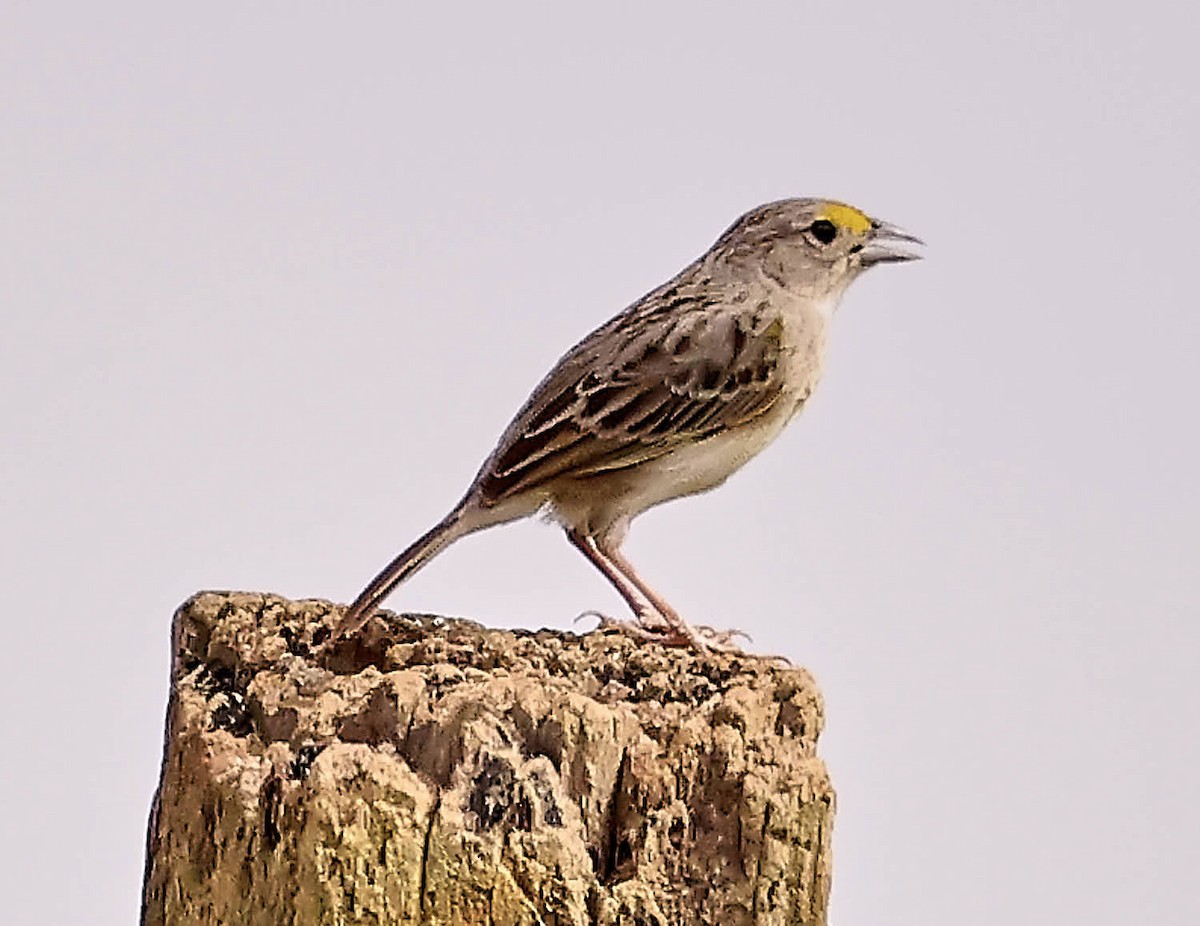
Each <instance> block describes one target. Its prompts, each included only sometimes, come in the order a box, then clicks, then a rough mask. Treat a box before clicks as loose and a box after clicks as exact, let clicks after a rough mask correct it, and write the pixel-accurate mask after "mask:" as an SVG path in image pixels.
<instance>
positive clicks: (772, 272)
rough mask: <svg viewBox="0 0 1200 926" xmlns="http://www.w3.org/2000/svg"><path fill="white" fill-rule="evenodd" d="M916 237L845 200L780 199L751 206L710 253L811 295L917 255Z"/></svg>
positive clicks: (837, 289)
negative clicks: (868, 270)
mask: <svg viewBox="0 0 1200 926" xmlns="http://www.w3.org/2000/svg"><path fill="white" fill-rule="evenodd" d="M922 243H923V242H922V241H921V240H920V239H919V238H915V237H914V236H912V235H910V234H908V232H906V231H904V230H903V229H900V228H897V227H896V226H895V225H891V224H889V223H887V222H883V221H881V220H879V219H873V218H871V217H870V216H869V215H867V214H866V213H865V212H862V211H861V210H859V209H856V208H854V207H853V206H848V205H846V204H845V203H840V202H836V201H834V200H829V199H783V200H780V201H779V202H774V203H767V204H766V205H764V206H759V207H758V208H757V209H751V210H750V211H749V212H747V213H746V214H745V215H743V216H742V217H741V218H739V219H738V220H737V221H736V222H734V223H733V225H731V226H730V227H729V229H728V230H727V231H726V232H725V234H723V235H722V236H721V237H720V238H719V239H718V240H717V243H716V244H715V245H713V248H712V250H711V251H710V252H709V254H710V255H711V256H712V257H713V258H714V259H716V260H717V261H720V262H728V263H730V264H731V265H733V266H736V267H738V268H739V270H741V271H743V272H744V271H745V270H747V269H751V270H761V271H762V272H763V273H765V274H766V275H767V276H769V277H770V278H772V279H774V280H775V281H776V282H778V283H779V284H780V285H782V286H784V287H786V288H788V289H792V290H795V291H797V292H800V293H802V294H805V295H809V296H812V297H815V298H825V297H827V296H837V295H840V294H841V292H842V291H843V290H844V289H845V288H846V287H847V286H848V285H849V284H850V282H851V281H852V280H853V279H854V278H855V277H857V276H858V275H859V274H860V273H862V271H864V270H865V269H867V268H868V267H873V266H874V265H876V264H886V263H898V262H901V261H909V260H918V259H919V258H920V257H921V255H920V254H919V253H918V252H917V251H916V250H914V248H913V246H914V245H921V244H922Z"/></svg>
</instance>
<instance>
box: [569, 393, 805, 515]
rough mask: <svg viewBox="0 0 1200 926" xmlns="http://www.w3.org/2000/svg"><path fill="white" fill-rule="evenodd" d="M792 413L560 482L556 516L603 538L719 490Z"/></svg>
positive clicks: (785, 411)
mask: <svg viewBox="0 0 1200 926" xmlns="http://www.w3.org/2000/svg"><path fill="white" fill-rule="evenodd" d="M792 411H793V410H792V409H791V408H780V409H779V411H778V412H776V413H772V414H770V415H764V416H763V417H762V418H760V419H758V420H756V421H755V422H753V423H751V424H748V425H744V426H743V427H741V428H739V429H738V430H736V431H732V432H725V433H723V434H717V435H715V436H713V437H710V438H708V439H707V440H703V441H700V442H698V443H695V444H688V445H685V446H682V447H680V448H678V449H677V450H674V451H672V452H671V453H669V454H667V455H665V456H662V457H659V458H658V459H656V460H653V461H648V462H646V463H642V464H640V465H638V466H634V467H630V468H628V469H624V470H615V471H612V472H608V473H602V474H597V475H595V476H590V477H586V478H584V479H580V480H577V481H573V482H572V483H571V484H569V485H563V484H560V486H559V487H558V489H557V491H556V492H555V493H554V497H553V498H552V499H551V500H550V507H551V510H552V512H553V515H554V516H555V517H556V519H557V520H559V521H561V522H562V523H564V524H566V525H570V526H576V527H581V528H583V529H585V530H588V531H590V532H595V533H599V534H603V533H606V532H607V531H608V530H609V529H610V528H613V527H614V526H618V525H627V524H628V522H629V521H631V520H632V519H633V518H635V517H637V515H639V514H641V513H642V512H643V511H645V510H647V509H648V508H653V507H654V506H655V505H659V504H662V503H663V502H667V501H670V500H671V499H674V498H682V497H684V496H686V495H695V494H697V493H700V492H707V491H708V490H709V489H714V488H716V487H717V486H719V485H720V484H721V483H723V482H724V481H725V480H726V479H728V478H729V477H730V476H731V475H732V474H733V473H735V472H736V471H737V470H739V469H741V467H742V466H744V465H745V464H746V463H747V462H749V461H750V459H751V458H752V457H754V456H756V455H757V454H758V453H759V451H761V450H762V449H763V448H764V447H766V446H767V445H768V444H769V443H771V441H773V440H774V439H775V438H776V437H778V436H779V433H780V431H782V430H783V428H784V426H785V425H786V424H787V422H788V419H789V418H791V416H792ZM617 530H619V531H622V532H623V527H619V526H618V527H617Z"/></svg>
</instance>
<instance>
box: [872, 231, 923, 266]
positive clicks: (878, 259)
mask: <svg viewBox="0 0 1200 926" xmlns="http://www.w3.org/2000/svg"><path fill="white" fill-rule="evenodd" d="M914 244H916V245H924V244H925V242H924V241H922V240H921V239H920V238H918V237H916V236H915V235H910V234H909V233H908V232H906V231H905V230H904V229H903V228H898V227H897V226H895V225H892V224H891V223H890V222H880V221H879V220H875V221H873V222H872V223H871V231H870V233H869V234H868V235H867V241H866V243H865V244H864V245H863V249H862V252H861V254H862V257H861V260H862V265H863V266H864V267H871V266H873V265H875V264H894V263H900V262H902V261H906V260H920V259H921V254H920V253H919V252H917V251H915V250H913V249H912V248H911V247H909V245H914Z"/></svg>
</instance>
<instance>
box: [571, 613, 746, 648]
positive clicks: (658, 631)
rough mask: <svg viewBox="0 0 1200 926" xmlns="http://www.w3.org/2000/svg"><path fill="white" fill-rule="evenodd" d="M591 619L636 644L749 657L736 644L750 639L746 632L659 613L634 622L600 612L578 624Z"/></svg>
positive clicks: (604, 628)
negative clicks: (680, 647)
mask: <svg viewBox="0 0 1200 926" xmlns="http://www.w3.org/2000/svg"><path fill="white" fill-rule="evenodd" d="M587 617H594V618H595V619H596V620H597V621H598V624H597V626H596V630H598V631H601V632H613V633H623V634H625V635H626V636H630V637H633V638H634V639H635V640H640V641H643V642H646V643H658V644H660V645H662V646H686V647H689V648H691V649H694V650H696V651H697V652H701V653H709V652H715V653H737V654H740V655H746V654H745V651H744V650H742V648H741V647H739V646H736V645H735V644H734V643H733V641H734V640H736V639H737V638H738V637H742V638H743V639H745V640H747V641H748V640H749V639H750V635H749V634H748V633H746V632H745V631H744V630H717V629H715V628H713V627H709V626H707V625H704V624H700V625H697V626H694V627H693V626H692V625H691V624H688V623H687V622H686V621H684V620H682V619H681V618H676V619H675V620H671V619H670V618H668V617H666V616H665V615H662V614H659V613H658V612H657V611H644V612H641V613H639V614H637V616H636V619H635V620H632V621H630V620H622V619H620V618H616V617H609V616H608V615H607V614H602V613H601V612H599V611H584V612H583V613H582V614H580V615H579V616H578V617H577V618H575V620H576V622H579V621H580V620H583V619H584V618H587Z"/></svg>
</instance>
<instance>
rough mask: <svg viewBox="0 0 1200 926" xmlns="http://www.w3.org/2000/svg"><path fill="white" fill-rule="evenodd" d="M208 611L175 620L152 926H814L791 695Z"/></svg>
mask: <svg viewBox="0 0 1200 926" xmlns="http://www.w3.org/2000/svg"><path fill="white" fill-rule="evenodd" d="M339 614H340V608H339V607H337V606H335V605H332V604H330V603H328V602H324V601H295V602H293V601H287V600H285V599H282V598H277V597H273V596H269V595H259V594H242V593H218V592H208V593H203V594H200V595H197V596H196V597H194V598H193V599H191V600H190V601H189V602H187V603H186V604H185V605H184V606H183V607H181V608H180V610H179V611H178V613H177V614H176V618H175V628H174V647H175V658H174V667H173V676H172V688H171V700H170V705H169V708H168V715H167V731H166V738H165V752H164V759H163V770H162V780H161V783H160V787H159V792H158V795H157V798H156V801H155V806H154V811H153V814H152V817H151V821H150V832H149V838H148V848H147V865H146V881H145V892H144V899H143V923H145V924H148V926H160V924H170V926H176V924H214V926H215V924H234V923H236V924H244V926H257V924H263V926H266V924H271V926H278V924H292V926H310V924H312V926H315V924H339V923H347V924H349V923H372V924H408V923H414V924H416V923H421V924H430V926H441V924H447V926H449V924H453V926H476V924H479V926H483V924H487V926H533V924H555V926H576V924H580V926H582V924H589V926H608V924H614V926H615V924H622V926H676V924H702V923H703V924H720V926H739V924H750V923H754V924H805V926H807V924H823V923H824V922H825V908H826V901H827V897H828V893H829V880H830V829H831V825H832V818H833V792H832V789H831V787H830V784H829V779H828V776H827V774H826V771H825V768H824V766H823V764H822V763H821V761H820V759H818V758H817V755H816V742H817V736H818V734H819V733H820V730H821V724H822V705H821V699H820V695H819V694H818V692H817V690H816V688H815V686H814V684H813V681H812V679H811V677H810V676H809V675H808V673H807V672H805V671H804V670H803V669H796V668H788V667H784V666H781V665H780V664H779V663H777V662H771V661H767V660H757V659H751V658H747V657H744V656H736V655H697V654H695V653H691V652H688V651H685V650H679V649H666V648H663V647H660V646H656V645H647V644H638V643H636V642H634V641H632V640H630V639H628V638H626V637H624V636H621V635H615V634H599V633H593V634H585V635H583V636H576V635H574V634H570V633H559V632H552V631H541V632H538V633H525V632H513V631H504V630H489V629H485V628H483V627H480V626H479V625H477V624H474V623H470V622H468V621H459V620H448V619H441V618H432V617H415V616H392V615H388V616H387V617H386V619H384V618H376V619H373V620H372V621H371V623H370V624H369V625H368V627H367V628H366V629H365V630H364V634H363V636H362V638H360V639H359V640H356V641H351V642H344V643H342V644H339V645H337V646H334V647H331V648H330V649H329V651H328V652H325V653H318V652H316V647H317V645H318V644H319V643H321V642H322V641H323V640H325V639H326V638H327V637H328V635H329V630H330V628H331V627H332V626H333V625H334V624H335V623H336V621H337V619H338V616H339Z"/></svg>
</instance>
